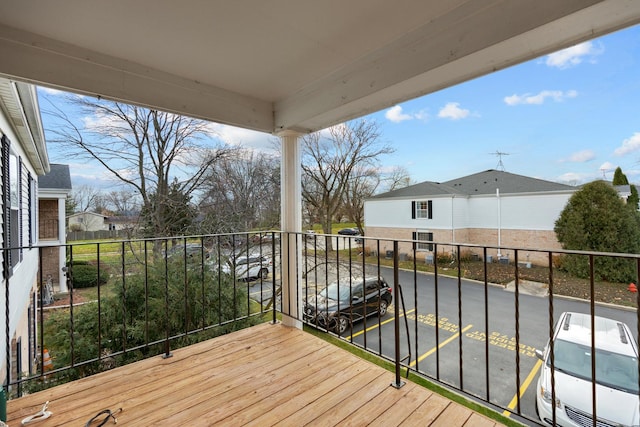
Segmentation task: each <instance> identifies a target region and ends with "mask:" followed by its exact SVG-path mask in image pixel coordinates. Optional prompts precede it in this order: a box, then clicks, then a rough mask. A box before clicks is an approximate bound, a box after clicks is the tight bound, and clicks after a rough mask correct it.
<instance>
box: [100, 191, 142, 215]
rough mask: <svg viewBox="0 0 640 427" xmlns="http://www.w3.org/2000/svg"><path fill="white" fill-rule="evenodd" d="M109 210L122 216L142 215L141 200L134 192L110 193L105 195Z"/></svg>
mask: <svg viewBox="0 0 640 427" xmlns="http://www.w3.org/2000/svg"><path fill="white" fill-rule="evenodd" d="M105 201H106V203H107V204H108V206H109V208H110V209H111V210H112V211H113V212H114V213H115V214H116V215H120V216H131V215H137V214H138V213H140V200H139V197H137V196H136V193H134V192H133V191H126V190H120V191H110V192H109V193H107V194H106V195H105Z"/></svg>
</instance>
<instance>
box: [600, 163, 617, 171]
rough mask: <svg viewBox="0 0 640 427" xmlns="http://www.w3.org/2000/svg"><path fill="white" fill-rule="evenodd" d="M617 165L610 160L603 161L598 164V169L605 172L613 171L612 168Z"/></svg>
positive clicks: (614, 168)
mask: <svg viewBox="0 0 640 427" xmlns="http://www.w3.org/2000/svg"><path fill="white" fill-rule="evenodd" d="M617 167H618V166H617V165H614V164H613V163H611V162H604V163H603V164H601V165H600V167H599V168H598V169H599V170H600V172H602V173H606V172H609V171H611V172H613V171H614V170H616V168H617Z"/></svg>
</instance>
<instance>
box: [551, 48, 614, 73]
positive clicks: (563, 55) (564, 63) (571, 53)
mask: <svg viewBox="0 0 640 427" xmlns="http://www.w3.org/2000/svg"><path fill="white" fill-rule="evenodd" d="M603 52H604V47H603V46H602V45H599V46H595V45H594V44H593V42H584V43H580V44H577V45H575V46H572V47H569V48H567V49H563V50H561V51H558V52H555V53H552V54H551V55H547V57H546V60H545V64H547V66H549V67H556V68H560V69H565V68H570V67H575V66H576V65H578V64H580V63H582V62H583V61H584V60H588V61H589V62H592V63H595V62H596V60H595V57H596V56H598V55H601V54H602V53H603Z"/></svg>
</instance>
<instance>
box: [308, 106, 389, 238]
mask: <svg viewBox="0 0 640 427" xmlns="http://www.w3.org/2000/svg"><path fill="white" fill-rule="evenodd" d="M302 141H303V160H302V174H303V179H302V198H303V200H304V203H305V204H306V210H307V212H308V213H309V214H310V215H311V216H312V217H313V218H314V219H315V218H317V220H318V221H319V222H320V224H321V225H322V230H323V232H324V233H327V234H329V233H331V225H332V223H333V220H334V218H335V217H336V214H337V213H338V212H339V210H340V209H341V208H342V207H343V204H344V201H345V193H346V191H347V189H348V185H349V183H350V182H351V181H352V180H353V179H354V177H356V176H357V175H358V173H359V171H363V170H366V169H367V168H375V167H378V166H379V164H380V156H382V155H384V154H389V153H392V152H393V148H392V147H391V146H390V145H388V144H386V143H383V142H382V141H381V136H380V131H379V125H378V124H377V123H376V122H373V121H367V120H364V119H362V120H356V121H352V122H348V123H345V124H342V125H339V126H333V127H331V128H329V129H328V130H327V131H326V133H323V132H315V133H312V134H309V135H306V136H305V137H303V139H302ZM327 240H328V242H327V244H328V247H327V250H332V247H331V241H330V239H327Z"/></svg>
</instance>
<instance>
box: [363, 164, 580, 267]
mask: <svg viewBox="0 0 640 427" xmlns="http://www.w3.org/2000/svg"><path fill="white" fill-rule="evenodd" d="M577 189H578V188H577V187H572V186H569V185H565V184H560V183H556V182H551V181H545V180H541V179H537V178H530V177H527V176H522V175H516V174H513V173H509V172H504V171H499V170H493V169H491V170H487V171H484V172H479V173H476V174H472V175H468V176H464V177H461V178H456V179H453V180H451V181H447V182H442V183H440V182H431V181H426V182H421V183H419V184H415V185H411V186H408V187H405V188H401V189H398V190H394V191H390V192H387V193H383V194H379V195H377V196H374V197H372V198H370V199H368V200H367V201H365V204H364V217H365V233H366V235H367V236H368V237H377V238H394V239H416V240H424V241H425V243H418V244H417V245H416V250H417V251H418V254H417V255H416V256H417V257H421V258H422V256H423V255H424V258H423V259H425V260H426V259H432V258H431V257H433V255H434V253H433V251H434V246H433V244H432V243H431V242H446V243H449V242H455V243H471V244H478V245H487V246H492V247H494V248H495V250H492V251H491V253H488V254H487V255H488V256H491V257H499V258H508V257H510V256H513V254H510V253H507V251H501V250H500V248H501V247H519V248H544V249H560V248H561V246H560V243H559V242H558V240H557V239H556V235H555V232H554V231H553V229H554V225H555V221H556V220H557V219H558V217H559V215H560V212H562V210H563V209H564V207H565V205H566V204H567V201H568V200H569V198H570V197H571V195H572V194H573V193H574V192H575V191H576V190H577ZM365 245H366V242H365ZM370 249H373V248H370ZM390 249H392V248H391V247H389V248H381V250H390ZM398 250H399V252H400V253H411V251H412V245H411V244H410V243H405V244H401V245H400V247H399V249H398ZM453 250H454V248H452V247H451V246H449V245H447V246H444V245H442V246H439V247H438V252H441V251H442V252H452V251H453ZM476 255H480V254H476ZM536 255H537V254H536V253H535V252H530V253H529V252H528V253H527V254H526V255H525V256H526V257H527V258H526V259H520V261H530V262H536V261H537V262H546V260H545V259H538V258H540V257H537V256H536Z"/></svg>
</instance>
